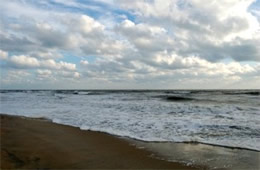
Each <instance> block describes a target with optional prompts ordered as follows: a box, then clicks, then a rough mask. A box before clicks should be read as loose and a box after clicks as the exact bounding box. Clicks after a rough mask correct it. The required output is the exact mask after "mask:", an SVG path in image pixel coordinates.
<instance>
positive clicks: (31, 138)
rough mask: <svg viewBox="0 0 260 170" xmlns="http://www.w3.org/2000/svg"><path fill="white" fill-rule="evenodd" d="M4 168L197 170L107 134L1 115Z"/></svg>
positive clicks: (2, 165)
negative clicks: (157, 156)
mask: <svg viewBox="0 0 260 170" xmlns="http://www.w3.org/2000/svg"><path fill="white" fill-rule="evenodd" d="M0 135H1V169H9V168H10V169H13V168H19V169H31V168H33V169H38V168H39V169H60V168H63V169H195V168H194V167H190V166H185V165H182V164H179V163H173V162H167V161H165V160H160V159H158V158H155V156H153V155H154V154H153V153H152V152H150V151H146V150H144V149H138V148H137V147H136V146H134V145H133V144H131V143H130V142H129V141H127V140H125V139H121V138H119V137H115V136H112V135H109V134H106V133H101V132H93V131H82V130H80V129H79V128H76V127H71V126H66V125H60V124H56V123H52V122H51V121H48V120H46V119H33V118H25V117H18V116H9V115H1V133H0Z"/></svg>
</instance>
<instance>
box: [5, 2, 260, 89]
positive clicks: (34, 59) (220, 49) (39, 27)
mask: <svg viewBox="0 0 260 170" xmlns="http://www.w3.org/2000/svg"><path fill="white" fill-rule="evenodd" d="M0 68H1V70H0V74H1V79H0V88H1V89H256V88H257V89H259V88H260V0H37V1H35V0H0Z"/></svg>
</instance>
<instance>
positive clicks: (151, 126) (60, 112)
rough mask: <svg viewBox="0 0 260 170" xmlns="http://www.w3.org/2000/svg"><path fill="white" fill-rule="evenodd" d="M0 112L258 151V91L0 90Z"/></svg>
mask: <svg viewBox="0 0 260 170" xmlns="http://www.w3.org/2000/svg"><path fill="white" fill-rule="evenodd" d="M0 92H1V93H0V108H1V109H0V112H1V113H5V114H10V115H22V116H28V117H45V118H48V119H51V120H53V121H54V122H56V123H60V124H65V125H71V126H76V127H79V128H81V129H84V130H93V131H101V132H106V133H110V134H113V135H118V136H125V137H130V138H133V139H138V140H142V141H155V142H196V143H206V144H213V145H221V146H227V147H238V148H246V149H252V150H257V151H260V90H208V91H206V90H146V91H141V90H136V91H135V90H125V91H124V90H121V91H119V90H114V91H113V90H109V91H105V90H94V91H93V90H92V91H91V90H1V91H0Z"/></svg>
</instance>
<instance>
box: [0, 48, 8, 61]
mask: <svg viewBox="0 0 260 170" xmlns="http://www.w3.org/2000/svg"><path fill="white" fill-rule="evenodd" d="M7 57H8V52H6V51H2V50H0V60H6V59H7Z"/></svg>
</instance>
